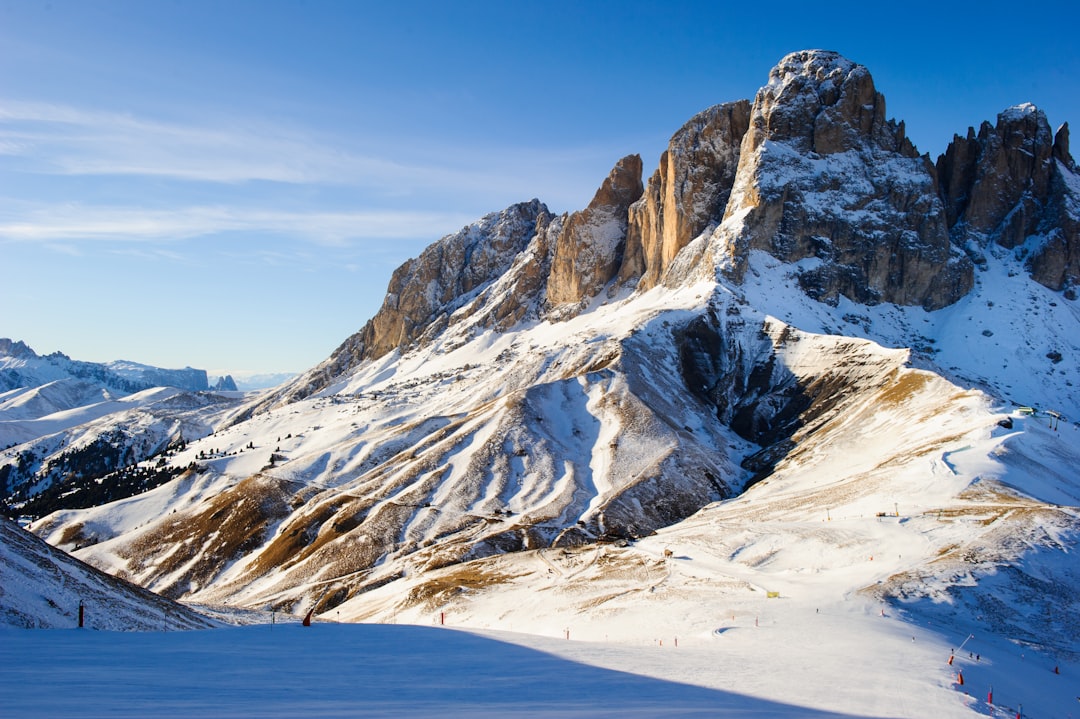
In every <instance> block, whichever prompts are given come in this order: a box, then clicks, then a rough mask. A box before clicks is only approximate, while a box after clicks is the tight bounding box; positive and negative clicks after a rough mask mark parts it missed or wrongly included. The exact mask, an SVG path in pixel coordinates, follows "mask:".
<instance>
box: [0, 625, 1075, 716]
mask: <svg viewBox="0 0 1080 719" xmlns="http://www.w3.org/2000/svg"><path fill="white" fill-rule="evenodd" d="M781 616H782V613H781V614H780V615H777V617H776V618H774V619H770V620H768V621H766V622H762V623H761V626H758V627H755V626H754V623H753V620H751V619H749V618H746V617H744V618H742V619H743V621H742V622H741V625H740V626H737V627H736V626H731V627H729V630H728V631H725V632H722V633H717V634H715V635H714V636H711V637H697V638H683V639H680V642H679V645H678V646H677V647H676V646H675V643H674V639H673V638H669V640H668V641H664V642H663V643H662V645H661V643H660V642H659V641H657V642H654V643H650V644H649V645H647V646H641V645H639V646H634V645H627V644H618V643H597V642H584V641H575V640H573V638H572V637H571V639H570V640H569V641H567V640H565V639H554V638H543V637H537V636H531V635H524V634H510V633H505V632H499V633H496V632H489V633H485V632H464V631H455V630H451V629H447V628H439V627H423V626H415V625H414V626H391V625H349V624H332V623H316V624H315V625H314V626H312V627H310V628H305V627H302V626H300V625H298V624H297V623H295V621H294V623H291V624H277V625H276V626H268V625H259V626H248V627H238V628H231V629H217V630H205V631H192V632H168V633H166V632H148V633H147V632H144V633H116V632H95V631H88V630H78V629H70V630H52V631H18V630H3V631H0V666H2V667H3V671H2V672H0V695H2V696H3V715H4V716H5V717H11V718H12V719H15V718H21V717H27V718H29V717H34V718H37V719H46V718H49V717H77V718H79V719H93V718H96V717H116V718H123V717H140V718H142V717H147V716H166V717H170V718H172V719H181V718H184V717H199V718H200V719H202V718H204V717H217V718H219V719H226V718H241V717H244V718H247V717H250V718H252V719H254V718H256V717H258V718H262V719H268V718H272V717H298V716H303V717H310V718H313V719H315V718H320V717H322V718H330V717H343V718H344V717H433V716H440V717H562V718H564V719H571V718H575V717H715V716H723V717H725V718H727V719H751V718H752V719H765V718H770V719H787V718H791V719H794V718H796V717H799V718H808V717H809V718H811V719H813V718H816V717H939V718H948V717H972V716H997V717H1013V716H1015V713H1016V711H1017V708H1018V707H1019V704H1020V703H1023V705H1024V716H1025V717H1065V716H1071V714H1066V713H1063V712H1064V711H1067V710H1068V705H1067V704H1064V703H1058V704H1056V705H1055V704H1054V703H1051V702H1052V701H1053V697H1054V696H1056V699H1057V701H1058V702H1065V701H1066V700H1067V699H1068V697H1067V696H1065V695H1066V694H1067V693H1068V692H1070V691H1072V689H1075V687H1076V683H1075V677H1073V678H1070V677H1068V676H1064V675H1054V674H1052V670H1051V668H1049V667H1047V666H1045V664H1044V663H1041V662H1028V663H1025V662H1024V661H1022V660H1021V661H1016V660H1015V659H1013V658H1009V657H1008V656H1007V654H1008V650H1007V648H1006V647H1003V646H1001V645H1000V643H995V642H991V643H989V644H987V643H985V642H984V643H981V644H977V643H974V642H969V643H968V644H967V645H966V646H965V647H964V650H965V651H964V652H961V654H962V655H963V658H962V659H960V658H958V659H957V660H956V661H955V662H954V665H953V666H952V667H950V666H949V665H948V664H947V658H948V656H949V650H950V649H951V647H949V646H947V643H948V642H947V641H945V640H944V639H943V638H942V637H941V636H939V635H937V634H936V633H935V632H934V631H932V630H924V629H922V628H918V627H915V628H912V627H911V626H909V625H907V624H905V623H904V622H902V621H899V620H897V619H896V618H894V617H891V616H885V617H881V616H880V615H874V614H872V613H869V614H868V613H863V612H861V611H857V610H855V611H836V610H825V611H822V612H820V613H818V614H813V615H812V616H807V617H804V618H803V622H804V629H805V631H802V632H799V633H791V632H778V631H776V627H774V623H779V622H783V621H787V620H789V619H792V617H788V618H785V619H781V618H780V617H781ZM957 639H958V641H957V645H958V646H959V644H960V642H961V641H963V637H958V638H957ZM976 647H977V649H978V650H979V651H980V661H979V662H978V663H976V662H975V661H974V660H971V659H968V658H967V655H966V650H967V649H968V648H976ZM958 656H959V655H958ZM957 669H959V670H961V671H963V672H964V673H965V676H966V677H967V679H966V683H965V686H964V687H958V686H956V684H955V676H956V670H957ZM826 675H828V676H830V677H841V679H839V680H836V681H828V682H823V681H822V679H823V676H826ZM990 683H992V684H993V685H994V687H995V689H994V691H995V702H997V704H995V705H994V706H991V705H988V704H987V703H986V701H985V700H986V699H987V696H986V691H987V687H988V686H989V685H990ZM1070 686H1071V687H1072V688H1069V687H1070ZM778 687H782V692H777V688H778ZM1025 687H1027V689H1026V692H1027V695H1025V689H1024V688H1025ZM965 691H970V692H971V695H968V694H965V693H964V692H965ZM777 693H781V694H783V696H784V699H777V698H775V697H774V696H772V695H775V694H777ZM823 706H826V707H828V708H827V709H826V708H821V707H823Z"/></svg>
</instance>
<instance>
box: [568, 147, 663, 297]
mask: <svg viewBox="0 0 1080 719" xmlns="http://www.w3.org/2000/svg"><path fill="white" fill-rule="evenodd" d="M641 193H642V185H641V157H640V156H638V155H630V156H628V157H624V158H623V159H621V160H619V162H618V163H617V164H616V165H615V167H614V168H613V169H612V170H611V173H610V174H609V175H608V177H607V179H606V180H604V183H603V184H602V185H601V186H600V189H599V190H597V191H596V195H595V196H594V197H593V199H592V202H590V203H589V206H588V207H587V208H585V209H584V210H581V211H580V212H574V213H572V214H571V215H570V216H569V217H568V218H567V220H566V222H565V223H564V224H563V227H562V231H561V232H560V233H559V237H558V239H557V240H556V242H555V248H554V256H553V258H552V262H551V274H550V275H549V277H548V282H547V299H548V302H549V303H550V305H552V306H557V305H564V304H568V303H569V304H574V303H578V302H581V301H582V300H586V299H590V298H592V297H595V296H596V295H597V294H599V293H600V290H602V289H603V288H604V287H605V286H606V285H607V284H608V283H609V282H610V281H611V280H612V278H614V277H615V275H616V273H617V272H618V271H619V264H620V262H621V260H622V256H623V251H624V245H625V241H626V227H627V212H628V211H629V209H630V206H631V204H633V203H634V202H636V201H637V200H638V198H640V197H641Z"/></svg>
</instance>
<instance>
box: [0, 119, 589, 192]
mask: <svg viewBox="0 0 1080 719" xmlns="http://www.w3.org/2000/svg"><path fill="white" fill-rule="evenodd" d="M339 140H340V142H339ZM367 141H368V144H369V145H376V146H378V147H380V151H381V152H385V153H389V154H391V155H394V156H396V157H404V156H406V155H407V154H409V153H412V155H414V156H415V155H417V154H419V155H420V156H421V157H423V160H422V161H421V162H417V163H409V162H402V161H401V160H397V159H386V158H385V157H380V156H378V155H377V154H372V153H370V152H358V151H355V150H353V149H351V147H350V144H349V141H347V140H344V139H341V138H320V137H316V136H313V135H312V134H310V133H306V132H303V131H297V130H295V129H292V128H287V127H283V126H277V125H271V124H267V123H265V122H261V121H253V120H231V121H227V122H223V123H222V124H220V125H185V124H180V123H174V122H162V121H158V120H150V119H146V118H140V117H137V116H135V115H132V114H128V113H119V112H108V111H100V110H87V109H83V108H77V107H72V106H68V105H61V104H55V103H43V102H25V101H10V100H5V101H3V102H2V103H0V155H6V156H9V157H17V158H19V159H20V160H21V166H20V171H22V172H29V173H35V174H52V175H100V176H136V177H137V176H142V177H156V178H165V179H170V180H179V181H188V182H209V183H226V184H236V183H244V182H252V181H268V182H275V183H290V184H297V185H342V186H354V187H357V188H363V189H366V190H370V191H373V192H374V194H376V195H377V196H384V197H401V196H403V195H416V194H418V193H422V192H424V193H429V192H434V193H436V194H437V195H442V196H444V197H453V196H455V195H456V196H468V195H472V196H474V197H475V196H480V197H482V196H484V195H485V194H487V195H489V196H491V195H496V196H498V195H500V194H505V193H506V192H507V191H516V192H517V194H520V195H521V197H520V199H527V198H528V197H532V196H535V194H536V192H537V190H538V189H542V188H544V187H553V188H566V186H567V185H570V186H571V188H570V192H571V193H573V194H574V195H575V196H576V195H580V194H582V193H583V192H585V188H584V187H583V186H582V187H578V186H574V185H575V183H574V175H575V174H576V173H575V168H580V167H581V165H582V162H583V160H585V161H588V160H589V159H590V157H594V156H595V155H596V154H597V153H598V152H602V151H601V150H598V149H595V148H593V149H581V148H578V149H568V150H563V151H555V152H552V151H551V150H550V149H531V148H506V147H500V148H471V147H462V146H460V145H458V144H457V143H454V142H451V141H446V142H440V141H439V140H438V139H437V138H432V139H430V140H429V141H428V142H427V146H426V147H425V146H424V143H423V142H418V141H417V140H416V139H410V140H409V141H408V142H403V141H397V140H395V139H394V138H385V137H380V138H368V139H367ZM595 179H596V178H595V177H590V178H589V179H588V180H587V184H591V183H592V182H594V181H595ZM593 189H595V188H593ZM560 191H561V189H560ZM556 199H557V200H560V201H561V200H563V197H561V196H560V197H557V198H556Z"/></svg>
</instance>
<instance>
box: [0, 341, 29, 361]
mask: <svg viewBox="0 0 1080 719" xmlns="http://www.w3.org/2000/svg"><path fill="white" fill-rule="evenodd" d="M0 357H13V358H15V359H33V358H35V357H37V353H36V352H34V350H32V349H30V346H29V345H27V344H26V343H25V342H20V341H19V340H12V339H9V338H7V337H0Z"/></svg>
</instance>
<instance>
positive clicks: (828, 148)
mask: <svg viewBox="0 0 1080 719" xmlns="http://www.w3.org/2000/svg"><path fill="white" fill-rule="evenodd" d="M945 219H946V218H945V211H944V207H943V206H942V203H941V200H940V199H939V197H938V195H937V191H936V184H935V181H934V174H933V167H932V166H931V165H930V164H929V163H928V162H927V161H926V160H925V159H924V158H921V157H919V156H918V154H917V153H916V151H915V149H914V148H913V147H912V145H911V143H910V142H909V141H908V140H907V138H906V137H905V135H904V128H903V125H902V124H899V125H898V124H896V123H894V122H892V121H889V120H886V119H885V101H884V98H883V97H882V96H881V94H880V93H878V92H877V91H876V90H875V88H874V83H873V79H872V78H871V77H870V73H869V72H868V71H867V70H866V68H864V67H863V66H861V65H857V64H855V63H852V62H850V61H848V60H846V59H844V58H842V57H840V56H839V55H837V54H836V53H832V52H824V51H806V52H799V53H793V54H791V55H788V56H787V57H785V58H784V59H783V60H782V61H781V62H780V64H779V65H777V66H776V67H775V68H774V69H773V71H772V73H771V74H770V78H769V83H768V84H767V85H766V86H765V87H763V88H762V89H761V90H760V91H759V92H758V94H757V97H756V99H755V101H754V106H753V110H752V112H751V118H750V126H749V129H748V130H747V133H746V136H745V137H744V138H743V142H742V147H741V154H740V159H739V167H738V172H737V174H736V178H735V184H734V188H733V191H732V195H731V199H730V201H729V202H728V206H727V211H726V213H725V215H724V221H723V223H722V224H721V226H720V228H719V229H718V230H717V232H716V233H715V234H714V236H713V238H712V242H711V255H712V258H713V261H715V262H716V263H717V264H719V265H720V266H721V267H723V269H724V270H725V272H726V274H727V275H728V276H729V277H730V278H732V279H734V280H735V281H741V279H742V276H743V273H744V272H745V271H746V269H747V263H748V261H749V257H750V252H751V251H753V250H761V251H764V252H768V253H769V254H771V255H773V256H775V257H776V258H778V259H780V260H783V261H785V262H791V263H795V262H800V261H804V260H809V262H807V263H804V265H803V269H802V271H801V273H800V275H799V281H800V284H801V285H802V287H803V289H804V290H805V291H806V293H807V294H808V295H810V296H811V297H813V298H814V299H817V300H821V301H824V302H830V303H831V302H835V301H836V300H837V298H838V297H839V296H840V295H843V296H846V297H848V298H850V299H852V300H854V301H856V302H861V303H866V304H877V303H880V302H893V303H896V304H904V305H922V306H924V307H926V308H928V309H935V308H938V307H943V306H945V305H948V304H950V303H952V302H955V301H956V300H957V299H959V298H960V297H961V296H963V295H964V294H965V293H966V292H967V291H968V290H969V289H970V288H971V285H972V267H971V263H970V261H968V260H967V259H966V258H964V257H962V256H960V255H959V254H958V253H957V252H955V251H954V250H953V248H952V247H951V246H950V243H949V236H948V231H947V225H946V221H945Z"/></svg>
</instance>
